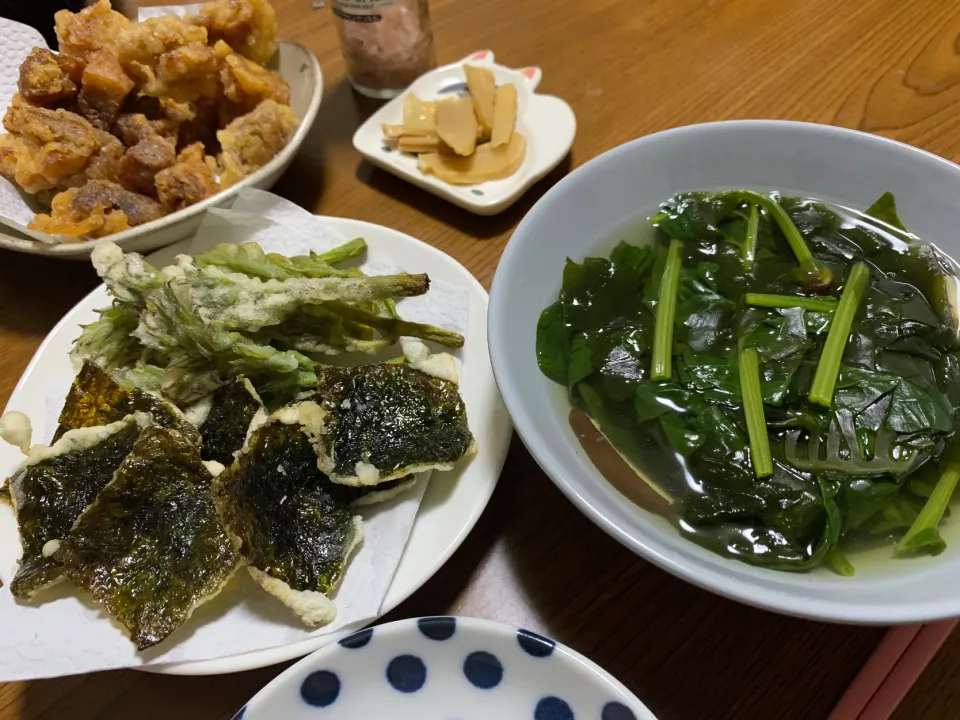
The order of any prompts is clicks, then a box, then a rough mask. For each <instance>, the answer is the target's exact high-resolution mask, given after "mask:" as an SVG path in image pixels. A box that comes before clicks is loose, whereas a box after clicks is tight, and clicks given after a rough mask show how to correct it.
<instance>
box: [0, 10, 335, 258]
mask: <svg viewBox="0 0 960 720" xmlns="http://www.w3.org/2000/svg"><path fill="white" fill-rule="evenodd" d="M55 27H56V33H57V38H58V40H59V44H60V51H59V53H54V52H51V51H50V50H47V49H46V48H40V47H36V48H34V49H33V50H32V51H31V52H30V54H29V56H28V57H26V58H25V59H24V62H23V64H22V65H21V66H20V75H19V82H18V89H19V92H18V93H17V94H16V95H14V97H13V99H12V101H11V103H10V105H9V107H8V109H7V112H6V114H5V115H4V117H3V126H4V129H5V130H6V133H5V134H2V135H0V176H2V177H4V178H6V179H7V180H9V181H10V183H12V184H14V185H15V186H16V187H17V188H18V189H19V191H20V192H22V193H25V194H26V195H25V197H27V198H29V200H30V204H31V206H32V207H36V208H37V210H38V214H37V215H36V216H35V217H34V218H33V220H32V221H31V222H30V223H29V225H28V226H27V230H28V234H29V235H31V237H33V238H37V239H26V238H18V237H13V236H12V235H6V234H2V228H0V247H4V248H9V249H12V250H18V251H21V252H28V253H35V254H43V255H50V256H56V257H63V258H75V259H82V258H85V257H88V256H89V254H90V252H91V250H92V248H93V247H94V246H95V245H96V243H97V241H98V239H100V238H104V237H107V236H109V238H110V240H111V241H113V242H115V243H117V244H118V245H120V246H121V247H123V248H124V249H125V250H128V251H130V250H135V251H137V252H144V251H148V250H153V249H155V248H158V247H162V246H164V245H169V244H170V243H173V242H176V241H178V240H181V239H183V238H185V237H189V236H190V235H192V234H193V233H194V232H195V231H196V228H197V226H198V225H199V224H200V221H201V219H202V217H203V213H204V212H205V211H206V210H207V209H208V208H210V207H212V206H220V205H229V203H230V202H231V201H232V199H233V197H234V196H235V195H236V194H237V192H239V190H240V189H241V188H244V187H257V188H269V187H270V186H271V185H273V183H274V182H275V181H276V180H277V179H278V178H279V177H280V175H281V174H282V173H283V171H284V170H285V169H286V168H287V166H288V165H289V164H290V162H291V160H292V159H293V157H294V155H295V154H296V152H297V148H298V147H299V145H300V144H301V143H302V141H303V139H304V137H305V136H306V134H307V132H308V130H309V128H310V125H311V124H312V122H313V120H314V118H315V117H316V113H317V110H318V108H319V106H320V99H321V95H322V91H323V81H322V75H321V71H320V66H319V63H318V62H317V59H316V57H315V56H314V55H313V53H312V52H310V51H309V50H308V49H307V48H305V47H303V46H302V45H299V44H297V43H291V42H285V41H280V42H278V41H277V38H276V21H275V18H274V11H273V8H272V7H271V6H270V4H269V2H268V0H213V1H212V2H208V3H206V4H205V5H203V6H202V8H201V9H200V10H199V11H198V13H197V14H196V15H191V16H187V17H185V18H180V17H176V16H173V15H166V16H161V17H154V18H149V19H146V20H144V21H141V22H132V21H130V20H129V19H127V18H126V17H125V16H124V15H122V14H121V13H119V12H116V11H115V10H113V9H112V8H111V6H110V3H109V0H100V1H99V2H97V3H96V4H94V5H91V6H89V7H87V8H85V9H84V10H82V11H80V12H78V13H71V12H69V11H66V10H63V11H60V12H58V13H57V14H56V25H55ZM0 182H2V181H0Z"/></svg>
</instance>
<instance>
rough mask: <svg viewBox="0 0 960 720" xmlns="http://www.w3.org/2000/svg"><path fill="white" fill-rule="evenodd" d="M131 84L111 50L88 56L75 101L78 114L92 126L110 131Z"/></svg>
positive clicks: (131, 81)
mask: <svg viewBox="0 0 960 720" xmlns="http://www.w3.org/2000/svg"><path fill="white" fill-rule="evenodd" d="M133 85H134V83H133V80H131V79H130V76H129V75H127V74H126V73H125V72H124V71H123V68H122V67H121V66H120V61H119V60H118V59H117V56H116V54H115V53H114V52H113V51H111V50H101V51H99V52H96V53H93V54H91V55H90V56H89V57H88V58H87V66H86V67H85V68H84V70H83V78H82V80H81V87H80V96H79V98H78V100H77V107H78V109H79V111H80V115H82V116H83V117H85V118H86V119H87V120H89V121H90V123H91V124H92V125H93V126H95V127H98V128H100V129H101V130H109V129H110V126H111V125H112V124H113V121H114V120H116V119H117V115H119V114H120V108H121V107H122V106H123V101H124V100H126V98H127V95H129V94H130V91H131V90H133Z"/></svg>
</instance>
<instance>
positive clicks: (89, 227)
mask: <svg viewBox="0 0 960 720" xmlns="http://www.w3.org/2000/svg"><path fill="white" fill-rule="evenodd" d="M162 214H163V213H162V212H161V211H160V206H159V205H158V204H157V203H156V202H155V201H154V200H151V199H150V198H148V197H145V196H143V195H138V194H137V193H133V192H130V191H128V190H125V189H124V188H122V187H121V186H120V185H117V184H116V183H112V182H108V181H105V180H91V181H90V182H88V183H87V184H86V185H84V186H83V187H81V188H71V189H69V190H66V191H64V192H62V193H60V194H58V195H57V196H56V197H55V198H54V199H53V203H52V207H51V210H50V214H49V215H45V214H41V215H37V217H36V218H34V221H33V222H32V223H30V229H31V230H39V231H40V232H45V233H49V234H51V235H66V236H70V237H79V236H87V237H95V238H96V237H104V236H105V235H111V234H113V233H116V232H120V231H122V230H126V229H127V228H129V227H133V226H135V225H141V224H143V223H145V222H149V221H151V220H156V219H157V218H158V217H160V216H161V215H162Z"/></svg>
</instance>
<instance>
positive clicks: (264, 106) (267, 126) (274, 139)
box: [217, 100, 300, 188]
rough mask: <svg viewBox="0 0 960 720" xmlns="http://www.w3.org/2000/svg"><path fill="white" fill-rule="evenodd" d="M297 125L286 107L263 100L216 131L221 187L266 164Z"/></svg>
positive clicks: (283, 144) (295, 117) (225, 186)
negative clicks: (219, 149)
mask: <svg viewBox="0 0 960 720" xmlns="http://www.w3.org/2000/svg"><path fill="white" fill-rule="evenodd" d="M299 122H300V121H299V119H298V118H297V116H296V115H294V114H293V110H291V109H290V108H289V107H288V106H287V105H280V104H279V103H277V102H274V101H273V100H264V101H263V102H262V103H260V104H259V105H257V107H256V108H255V109H254V110H253V111H252V112H250V113H247V114H246V115H243V116H241V117H238V118H237V119H236V120H234V121H233V122H231V123H230V124H229V125H227V127H225V128H224V129H223V130H221V131H220V132H218V133H217V139H219V140H220V146H221V148H222V152H221V154H220V166H221V167H222V168H223V171H222V172H221V173H220V184H221V186H222V187H224V188H228V187H230V186H231V185H233V184H235V183H236V182H237V181H239V180H240V179H241V178H244V177H246V176H247V175H249V174H250V173H252V172H254V171H255V170H256V169H257V168H260V167H262V166H263V165H265V164H266V163H268V162H269V161H270V160H271V159H272V158H273V157H274V155H276V154H277V153H278V152H280V150H282V149H283V147H284V146H285V145H286V144H287V141H288V140H289V139H290V137H291V136H292V135H293V133H294V131H295V130H296V129H297V125H298V124H299Z"/></svg>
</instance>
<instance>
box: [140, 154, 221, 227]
mask: <svg viewBox="0 0 960 720" xmlns="http://www.w3.org/2000/svg"><path fill="white" fill-rule="evenodd" d="M215 168H216V161H215V160H214V159H213V158H212V157H209V156H205V155H204V147H203V143H199V142H198V143H194V144H193V145H189V146H188V147H185V148H184V149H183V150H182V151H181V152H180V154H179V155H178V156H177V161H176V163H175V164H174V165H172V166H171V167H169V168H167V169H166V170H162V171H160V172H158V173H157V175H156V178H155V181H156V188H157V197H158V198H159V199H160V205H161V206H162V207H163V210H164V212H168V213H171V212H176V211H177V210H182V209H183V208H185V207H189V206H190V205H193V204H194V203H198V202H200V201H201V200H203V199H205V198H208V197H210V196H211V195H214V194H216V193H218V192H220V185H219V184H218V183H217V178H216V175H215V172H214V171H215Z"/></svg>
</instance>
